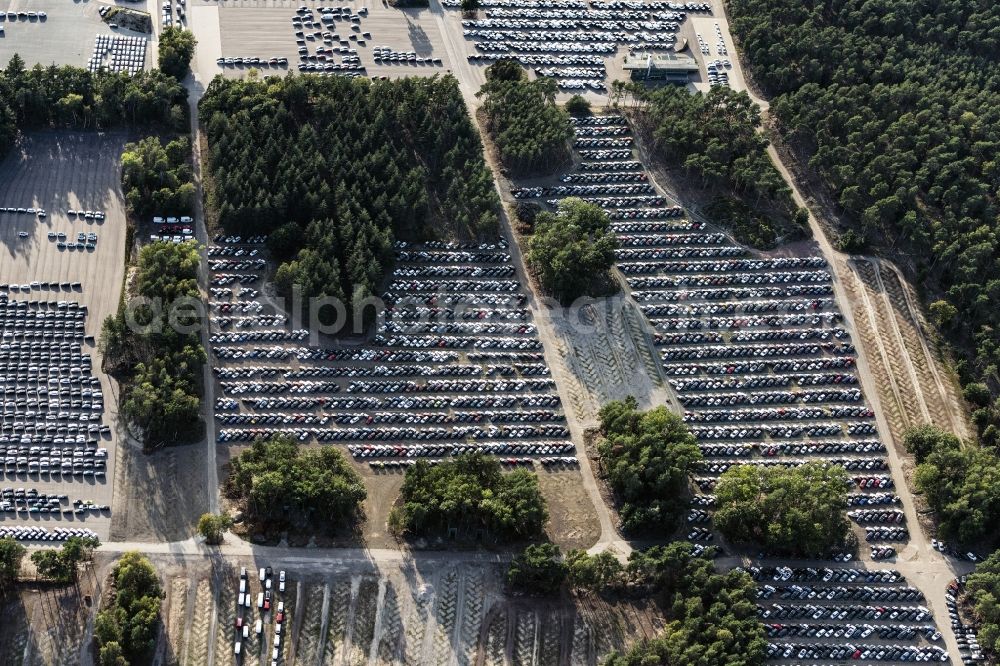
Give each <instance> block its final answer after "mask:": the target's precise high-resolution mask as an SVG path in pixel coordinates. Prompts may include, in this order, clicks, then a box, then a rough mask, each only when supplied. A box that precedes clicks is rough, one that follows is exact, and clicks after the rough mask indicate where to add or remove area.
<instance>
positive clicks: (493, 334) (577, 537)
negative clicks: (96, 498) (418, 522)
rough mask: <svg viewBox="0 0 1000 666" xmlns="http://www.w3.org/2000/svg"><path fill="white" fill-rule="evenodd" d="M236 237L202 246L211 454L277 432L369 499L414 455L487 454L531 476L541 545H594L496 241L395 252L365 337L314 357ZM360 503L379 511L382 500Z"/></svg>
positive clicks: (313, 347) (533, 343) (550, 384)
mask: <svg viewBox="0 0 1000 666" xmlns="http://www.w3.org/2000/svg"><path fill="white" fill-rule="evenodd" d="M244 240H247V241H255V240H258V239H239V241H240V242H237V238H236V237H232V236H228V237H227V236H221V237H217V238H216V242H217V244H216V245H213V246H212V247H210V248H209V250H208V255H209V268H210V270H211V271H212V273H211V279H210V291H211V298H212V300H211V306H212V335H211V338H210V340H211V343H212V353H213V357H214V359H215V363H214V365H213V369H214V371H215V376H216V379H217V380H218V383H217V390H216V393H215V394H216V403H215V409H216V425H217V438H218V441H219V443H220V444H221V445H224V446H225V447H229V446H240V445H246V444H249V443H250V442H251V441H253V439H255V438H257V437H260V436H266V435H268V434H271V433H277V432H283V433H287V434H289V435H292V436H293V437H295V438H296V439H297V440H298V441H300V442H316V441H318V442H321V443H335V444H337V445H339V446H342V447H344V448H345V452H346V453H349V454H350V455H351V456H353V458H354V460H355V462H356V463H357V464H358V465H359V466H360V467H361V468H362V471H363V473H364V474H365V477H366V478H367V479H368V482H367V485H368V488H369V493H370V494H375V495H380V494H381V492H382V490H381V489H380V488H379V486H382V485H383V481H384V480H386V477H388V478H389V479H394V478H395V477H397V476H398V475H400V474H401V473H402V471H403V470H404V469H405V468H406V467H407V466H409V465H412V464H413V463H414V462H415V461H416V460H417V459H425V460H427V461H429V462H431V463H432V464H434V463H435V462H437V461H439V460H442V459H446V458H448V457H450V456H453V455H457V454H459V453H463V452H471V451H481V452H485V453H489V454H492V455H496V456H498V457H499V459H500V460H501V461H502V462H503V463H504V464H506V465H508V466H510V467H514V466H524V465H527V466H531V467H535V468H536V469H540V470H541V469H544V470H545V473H544V474H543V477H548V478H546V481H545V482H543V484H542V487H543V490H544V491H546V494H547V495H548V499H549V501H550V503H551V504H552V514H553V518H554V524H553V534H552V535H551V536H552V538H554V539H557V540H560V541H563V542H565V543H567V544H572V545H573V546H589V545H592V544H593V542H594V541H596V539H597V536H598V534H597V531H596V523H595V524H594V525H593V527H587V526H586V525H587V523H588V522H594V521H591V520H590V517H591V516H592V515H593V509H592V508H591V510H590V511H587V510H586V506H587V503H589V500H587V498H586V497H585V496H583V495H582V494H581V493H582V485H581V484H580V483H579V476H580V473H579V471H578V470H577V458H576V448H575V446H574V444H573V442H572V441H571V440H570V439H569V430H568V428H567V425H566V423H565V417H564V415H563V413H562V408H561V400H560V398H559V395H558V393H557V391H556V385H555V382H554V381H553V379H552V378H551V372H550V370H549V368H548V366H547V365H546V362H545V359H544V357H543V355H542V344H541V342H540V341H539V339H538V338H537V335H536V330H535V326H534V324H533V323H532V322H531V317H530V314H529V312H528V310H527V308H526V307H525V306H526V296H525V294H524V292H523V291H522V289H521V286H520V285H519V283H518V280H517V279H516V275H515V271H514V267H513V265H511V258H510V255H509V253H508V251H507V248H506V246H505V244H504V242H503V241H499V242H495V243H490V244H482V245H474V244H445V243H436V244H430V245H423V246H410V245H407V244H406V243H397V249H396V260H397V263H396V267H395V271H394V274H393V277H392V280H391V282H390V284H389V286H388V291H387V292H386V293H385V294H383V300H384V302H385V304H386V307H387V310H386V312H385V316H384V321H383V322H382V323H381V324H379V327H378V331H377V333H376V335H375V337H374V339H373V340H372V341H371V343H370V344H363V345H342V346H338V347H330V348H327V347H324V346H323V345H317V344H315V343H310V341H309V340H308V333H307V332H306V331H305V330H293V329H292V328H290V327H289V326H288V325H287V324H288V322H287V317H286V316H285V315H284V313H283V312H282V313H275V312H274V310H273V308H272V307H271V305H270V302H269V299H267V298H266V297H263V296H262V295H261V293H260V289H262V286H261V276H262V271H263V270H264V267H265V260H264V259H263V258H261V257H260V256H253V255H257V254H258V253H259V252H261V251H262V248H263V246H262V244H260V243H253V242H250V243H247V242H242V241H244ZM227 241H230V242H227ZM251 253H252V254H251ZM228 457H229V456H228V455H226V454H225V453H224V454H223V455H221V456H220V459H221V460H223V461H224V460H226V459H227V458H228ZM563 477H568V478H569V479H570V480H571V481H570V482H569V483H565V482H560V481H561V480H562V479H563ZM572 480H575V482H574V481H572ZM387 486H388V488H389V489H390V490H391V491H392V492H393V493H395V491H396V490H397V489H398V484H397V483H395V482H394V481H390V483H389V484H387ZM374 501H375V503H376V504H377V505H382V504H385V505H386V510H387V508H388V506H387V505H388V503H391V501H392V500H391V498H389V499H388V502H381V501H379V500H378V499H376V500H374ZM560 516H565V518H564V519H560V518H559V517H560ZM384 521H385V515H384V513H382V512H377V513H376V514H375V515H372V514H371V513H369V522H370V523H371V525H370V527H369V529H370V530H373V531H376V532H379V533H381V532H382V531H383V529H384ZM565 521H569V522H576V523H580V522H582V523H583V526H584V527H583V529H580V527H581V526H580V525H577V526H567V525H565V524H563V523H564V522H565Z"/></svg>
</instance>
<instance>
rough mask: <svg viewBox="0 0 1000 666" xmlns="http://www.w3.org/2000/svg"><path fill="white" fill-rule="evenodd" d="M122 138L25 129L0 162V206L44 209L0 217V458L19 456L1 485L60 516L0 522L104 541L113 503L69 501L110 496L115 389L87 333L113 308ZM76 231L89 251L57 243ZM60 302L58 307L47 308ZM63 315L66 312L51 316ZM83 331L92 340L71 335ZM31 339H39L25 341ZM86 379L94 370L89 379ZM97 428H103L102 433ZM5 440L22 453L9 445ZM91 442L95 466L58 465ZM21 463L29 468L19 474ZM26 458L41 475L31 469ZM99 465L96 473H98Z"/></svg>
mask: <svg viewBox="0 0 1000 666" xmlns="http://www.w3.org/2000/svg"><path fill="white" fill-rule="evenodd" d="M124 143H125V137H124V136H123V135H121V134H77V133H68V132H53V133H42V134H32V135H28V136H26V137H24V138H23V140H22V142H21V143H20V144H19V148H20V150H14V151H12V152H11V154H10V155H9V156H8V157H7V158H6V159H5V160H4V161H3V162H2V164H0V206H2V207H5V208H6V207H21V208H26V209H27V208H32V207H33V208H42V209H44V210H45V211H46V216H45V217H44V218H41V217H39V216H37V215H32V214H27V213H0V252H2V253H3V259H2V260H0V283H2V284H3V285H5V287H4V288H3V289H2V290H0V298H3V297H6V301H5V302H6V308H5V310H4V319H3V324H2V325H0V329H2V332H3V337H4V340H3V344H4V345H5V346H6V348H5V349H4V350H3V351H5V352H7V354H8V356H7V358H6V359H0V365H2V364H3V363H4V362H6V368H5V370H4V371H3V372H0V376H2V379H0V381H2V388H3V390H4V392H5V393H4V400H3V410H4V421H3V428H4V430H3V438H4V439H6V440H7V441H6V443H5V444H3V445H4V446H6V447H7V451H6V452H5V455H4V458H5V459H7V458H10V457H14V458H15V459H17V458H27V461H26V462H27V463H28V464H27V465H21V464H20V461H16V460H15V465H14V466H11V465H9V464H7V465H5V474H4V475H3V477H2V479H0V492H2V489H4V488H7V489H10V490H12V491H13V492H16V491H17V489H24V491H25V496H26V497H27V495H29V494H30V493H29V491H30V490H32V489H33V490H36V491H37V493H38V494H39V496H41V495H48V496H55V498H56V499H59V496H60V495H66V497H65V498H64V499H62V501H60V502H58V503H57V504H55V506H58V507H59V511H58V512H41V511H39V512H31V513H29V512H28V511H27V510H18V511H16V512H0V529H2V528H5V527H10V526H12V525H35V526H41V527H45V528H48V529H49V530H54V529H55V528H66V527H83V528H89V529H93V530H95V531H96V532H97V534H98V535H99V536H100V537H101V538H102V539H106V538H107V533H108V525H109V522H110V511H108V510H94V511H90V510H87V511H85V512H82V513H80V514H76V513H72V512H71V511H72V508H73V502H74V501H75V500H80V501H82V502H87V501H90V502H92V503H93V504H96V505H98V506H110V505H111V503H112V502H111V496H112V492H111V488H112V485H113V484H112V479H113V474H114V462H115V443H116V441H117V436H116V435H114V434H113V433H115V427H114V426H115V424H116V405H117V395H116V393H115V387H114V386H113V385H112V384H111V383H110V382H109V380H108V378H107V377H106V376H104V374H103V373H102V372H101V371H100V367H101V358H100V354H99V353H98V351H97V347H96V344H95V342H94V340H96V338H97V336H98V335H99V333H100V328H101V322H102V321H103V320H104V318H105V317H106V316H107V315H109V314H111V313H112V312H114V311H115V309H116V308H117V306H118V294H119V291H120V288H121V284H122V278H123V271H124V265H123V257H122V252H123V250H124V246H125V213H124V209H123V205H124V204H123V201H122V197H121V193H120V190H119V183H118V169H117V161H118V158H119V156H120V154H121V151H122V147H123V145H124ZM70 209H73V210H90V211H101V212H103V213H104V216H105V217H104V219H103V220H94V219H86V218H84V217H81V216H79V215H69V214H68V213H67V211H68V210H70ZM22 233H23V234H25V236H24V237H22V235H21V234H22ZM60 233H62V234H64V235H65V236H66V239H65V240H64V241H60V240H59V238H58V236H56V237H55V238H50V234H56V235H57V234H60ZM79 233H83V234H85V237H86V236H87V235H88V234H94V235H95V236H96V241H94V242H93V243H92V245H93V248H92V249H87V248H86V245H87V243H86V242H84V243H81V245H83V246H84V249H72V250H71V249H68V248H65V249H59V247H58V243H59V242H63V243H67V242H72V243H73V244H74V245H75V244H76V238H77V235H78V234H79ZM42 282H48V283H49V288H48V289H43V288H41V286H42V285H41V283H42ZM34 283H38V284H37V286H35V284H34ZM76 283H79V286H75V284H76ZM12 285H19V286H20V287H21V288H18V289H14V288H13V286H12ZM24 285H27V286H28V287H29V289H28V290H27V291H25V290H24V289H23V286H24ZM33 301H35V302H38V303H35V304H33V303H32V302H33ZM60 301H64V302H65V303H66V305H65V307H60V306H59V305H53V304H58V303H59V302H60ZM21 304H23V305H21ZM62 313H66V316H64V317H60V316H59V315H60V314H62ZM50 314H51V316H50ZM80 322H82V324H83V325H82V329H81V328H80V327H79V323H80ZM49 323H51V324H52V326H49V325H48V324H49ZM80 331H82V333H83V334H84V335H85V336H93V338H88V339H80V338H79V335H78V333H79V332H80ZM45 336H49V337H45ZM56 336H59V337H58V338H57V337H56ZM36 342H37V343H39V344H38V345H37V347H36V346H32V345H34V343H36ZM19 366H20V367H19ZM90 377H93V378H95V381H96V384H95V385H93V386H91V382H90ZM53 380H56V382H55V383H53ZM63 380H66V381H63ZM40 389H42V390H40ZM87 391H89V393H86V392H87ZM95 391H100V392H101V394H100V395H103V399H99V398H98V395H99V394H96V393H95ZM84 415H86V419H84ZM101 426H107V427H106V428H104V429H103V430H104V432H101ZM94 428H96V429H97V430H96V431H95V430H94ZM78 438H79V439H78ZM12 447H23V448H26V449H27V450H26V451H23V452H21V451H18V452H16V453H14V452H13V451H12ZM32 447H38V448H37V449H35V450H33V449H32ZM44 449H48V450H49V451H48V452H47V453H45V452H44ZM97 449H106V450H107V458H106V467H105V466H102V465H101V464H100V463H96V464H92V465H89V466H88V467H87V469H90V470H91V471H92V472H93V473H87V474H84V473H83V470H84V469H85V468H84V467H83V466H80V470H81V473H79V474H78V473H76V470H75V469H74V470H73V471H72V473H67V471H65V470H66V468H65V463H66V461H72V462H73V465H75V462H76V460H77V459H80V460H81V461H83V462H87V461H90V462H91V463H95V462H96V460H97V459H98V458H97V457H95V456H94V455H90V454H89V453H88V452H91V451H96V450H97ZM74 450H78V451H79V455H77V452H76V451H74ZM44 458H48V459H49V462H48V466H49V469H50V472H49V473H48V474H46V473H42V472H41V470H42V469H44V466H43V465H42V463H43V462H44V460H43V459H44ZM8 462H9V461H8ZM32 463H34V464H32ZM29 465H30V468H31V470H32V473H29V472H28V471H27V470H28V468H29ZM35 465H38V468H39V473H34V469H35ZM71 467H72V465H71ZM57 468H59V473H57V472H56V469H57ZM102 468H103V469H104V472H105V473H104V475H103V476H102V475H100V474H98V473H97V472H99V471H100V470H101V469H102ZM12 494H13V493H12ZM34 503H35V502H32V503H28V504H34ZM18 504H19V505H20V506H25V505H26V503H25V502H21V503H18ZM67 511H70V513H66V512H67Z"/></svg>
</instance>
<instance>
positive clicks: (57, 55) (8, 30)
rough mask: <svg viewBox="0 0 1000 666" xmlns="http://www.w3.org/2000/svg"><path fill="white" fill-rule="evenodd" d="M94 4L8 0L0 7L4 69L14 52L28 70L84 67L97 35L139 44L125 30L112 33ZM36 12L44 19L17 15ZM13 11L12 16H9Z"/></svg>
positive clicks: (1, 51) (132, 34)
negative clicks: (38, 66)
mask: <svg viewBox="0 0 1000 666" xmlns="http://www.w3.org/2000/svg"><path fill="white" fill-rule="evenodd" d="M100 6H101V5H99V4H98V3H96V2H84V3H76V2H69V3H67V2H58V1H57V0H31V1H30V2H28V1H27V0H10V2H8V3H5V4H3V5H0V10H2V11H5V12H7V15H6V16H5V17H4V20H2V21H0V27H3V31H2V32H0V63H3V65H4V66H6V64H7V61H8V60H10V58H11V56H13V55H14V54H15V53H17V54H19V55H20V56H21V58H23V59H24V62H25V63H27V65H28V67H31V66H32V65H34V64H35V63H41V64H42V65H51V64H53V63H55V64H57V65H74V66H76V67H86V66H87V62H88V61H89V60H90V58H91V57H92V56H93V55H94V46H95V42H96V40H97V36H98V35H106V36H115V35H118V36H119V37H124V36H129V35H131V36H137V37H138V38H139V39H140V40H141V41H142V42H143V43H145V42H146V39H145V37H144V36H142V35H140V34H139V33H133V32H130V31H127V30H118V31H116V30H113V29H112V28H111V27H109V26H108V24H106V23H105V22H104V21H102V20H101V17H100V14H99V13H98V9H99V8H100ZM29 11H31V12H35V13H36V15H37V14H38V13H39V12H42V13H44V14H45V18H44V19H42V18H38V17H37V16H36V18H28V17H27V15H26V16H24V17H20V16H17V14H18V13H19V12H25V13H27V12H29ZM10 12H14V14H15V17H13V18H12V17H11V16H10Z"/></svg>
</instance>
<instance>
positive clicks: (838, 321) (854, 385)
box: [512, 116, 943, 661]
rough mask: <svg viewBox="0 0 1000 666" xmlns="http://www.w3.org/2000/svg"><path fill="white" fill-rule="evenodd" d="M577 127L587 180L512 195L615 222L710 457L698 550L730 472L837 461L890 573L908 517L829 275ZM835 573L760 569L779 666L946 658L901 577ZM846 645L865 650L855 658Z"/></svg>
mask: <svg viewBox="0 0 1000 666" xmlns="http://www.w3.org/2000/svg"><path fill="white" fill-rule="evenodd" d="M574 123H575V129H576V139H575V142H574V146H575V149H576V152H577V154H578V158H579V160H580V161H579V163H578V166H577V167H576V168H575V169H574V170H573V171H571V172H569V173H566V174H564V175H562V176H561V177H560V178H559V179H558V180H559V183H558V184H555V185H550V186H547V187H521V188H514V189H513V190H512V194H513V195H514V197H515V198H517V199H522V200H531V201H535V202H538V203H541V204H543V205H546V206H554V205H555V204H557V203H558V201H559V200H560V199H561V198H564V197H567V196H577V197H581V198H583V199H584V200H587V201H591V202H593V203H595V204H597V205H598V206H600V207H601V208H603V209H604V210H606V211H607V213H608V215H609V216H610V218H611V220H612V228H613V230H614V231H615V233H616V235H617V237H618V241H619V249H618V250H616V257H617V269H618V270H619V271H620V273H621V274H622V275H623V277H624V279H625V282H626V284H627V285H628V291H629V295H630V296H631V298H632V299H634V300H635V301H636V303H637V304H638V307H639V308H640V309H641V311H642V313H643V314H644V315H645V317H646V319H647V320H648V322H649V323H650V324H651V325H652V326H653V328H654V330H655V335H654V338H653V342H654V344H655V346H656V349H657V351H658V354H659V358H660V363H661V364H662V369H663V372H664V374H665V375H666V377H667V380H668V383H669V384H670V386H671V387H672V389H673V393H674V394H675V396H676V400H677V402H678V403H679V404H680V405H681V407H682V409H683V416H684V420H685V421H686V422H687V423H688V424H689V427H690V428H691V430H692V432H693V433H694V434H695V436H696V437H697V439H698V443H699V447H700V448H701V451H702V454H703V455H704V461H703V462H702V463H700V468H699V471H698V472H697V476H696V479H695V481H696V483H697V486H698V487H699V489H700V490H701V493H700V494H698V495H697V496H696V497H695V507H694V508H692V510H691V512H690V514H689V516H688V525H689V528H688V530H689V532H688V538H689V539H691V540H693V541H699V542H703V543H704V542H709V541H711V540H712V539H713V534H712V531H711V514H712V507H713V504H714V498H713V496H712V492H713V490H714V488H715V484H716V482H717V480H718V477H719V475H720V474H722V472H724V471H725V470H727V469H729V468H730V467H731V466H733V465H737V464H750V465H765V466H775V465H778V466H785V467H788V466H796V465H801V464H803V463H804V462H806V461H810V460H823V461H827V462H830V463H836V464H841V465H843V466H844V467H845V468H846V469H847V470H848V471H849V474H850V475H851V476H852V489H851V491H850V494H849V498H850V504H851V506H850V507H849V509H850V511H849V513H848V515H849V516H850V518H851V519H852V521H853V523H854V526H855V527H854V529H855V532H856V534H857V536H858V539H859V541H860V543H861V544H862V546H861V550H862V553H861V559H863V560H866V561H874V560H880V561H892V560H893V559H894V558H895V557H896V554H897V553H896V549H897V548H902V547H903V545H905V544H906V543H907V542H908V540H909V532H908V530H907V525H906V521H905V518H904V513H903V508H904V507H903V503H902V500H901V498H900V497H898V496H897V495H896V492H895V485H894V479H893V476H892V473H891V471H890V468H889V463H888V459H887V451H886V447H885V445H884V443H883V441H882V439H881V437H880V433H879V431H878V428H877V426H876V422H875V418H874V412H873V410H872V409H871V407H870V406H869V404H868V403H867V401H866V399H865V396H864V394H863V393H862V390H861V388H860V381H859V377H858V371H857V368H856V362H857V354H856V350H855V348H854V345H853V342H852V339H851V335H850V333H849V331H848V329H847V324H846V323H845V321H844V318H843V316H842V314H841V312H840V309H839V307H838V304H837V302H836V300H835V298H834V292H833V285H832V282H831V277H830V272H829V270H828V267H827V265H826V262H825V260H824V259H823V258H822V257H821V256H817V255H812V254H809V253H808V252H796V253H792V252H780V253H779V252H774V253H769V254H763V253H757V252H753V251H751V250H749V249H748V248H746V247H744V246H741V245H739V244H737V243H735V242H733V241H732V240H731V239H730V238H729V237H728V235H726V234H725V233H724V232H723V231H722V230H720V229H715V228H712V227H710V226H709V225H707V224H706V223H704V222H703V221H700V220H698V219H695V218H692V217H690V216H689V215H688V214H687V212H686V211H685V210H684V208H683V207H682V206H681V205H679V202H677V201H674V200H672V199H670V198H669V197H667V196H666V195H665V194H664V193H663V192H661V191H660V190H659V189H658V188H657V187H656V185H655V184H654V183H653V182H652V179H651V177H650V174H649V172H648V171H647V170H646V166H645V165H644V164H643V163H642V162H641V161H640V160H638V159H637V156H636V152H635V150H634V149H635V145H634V141H633V139H632V136H631V130H630V128H629V127H628V125H627V124H626V123H625V121H624V119H623V118H621V117H620V116H595V117H592V118H584V119H580V120H576V121H574ZM823 564H824V563H822V562H817V563H815V565H814V566H813V568H806V567H803V568H798V569H786V568H779V569H775V568H774V567H773V566H770V567H768V566H765V565H764V564H761V565H760V566H756V567H754V568H752V569H751V573H752V574H753V575H754V577H755V578H756V579H757V580H758V581H759V582H760V587H761V615H762V618H763V621H764V622H765V624H766V625H767V626H768V632H769V636H770V639H771V641H772V657H773V658H775V659H779V660H780V659H796V658H797V659H827V660H840V659H869V660H877V661H908V660H909V661H912V660H916V657H917V656H920V657H921V658H922V657H924V656H925V655H926V656H928V657H929V658H930V659H931V660H933V661H938V660H939V659H940V657H941V654H942V647H941V646H942V645H943V643H942V642H941V637H940V635H938V634H937V633H936V632H937V629H936V628H935V626H934V618H933V617H932V616H931V613H930V612H929V611H928V610H926V608H924V606H929V605H930V604H929V602H927V601H925V599H924V597H923V595H922V594H921V593H920V592H919V591H917V590H913V589H912V588H909V587H907V586H906V581H905V579H903V578H902V576H900V575H899V574H895V573H885V570H882V572H880V573H877V574H876V573H871V572H868V573H866V572H863V571H859V570H852V572H848V573H831V572H829V571H827V570H825V569H823V568H822V567H823ZM843 639H850V641H849V642H850V643H851V644H854V645H856V649H855V648H852V649H851V650H849V651H848V652H843V650H845V649H846V645H847V642H845V640H843ZM894 645H898V646H899V647H898V651H894V650H897V648H895V647H893V646H894ZM866 650H867V651H866ZM880 652H881V653H882V654H881V656H878V655H879V654H880ZM921 660H923V659H921Z"/></svg>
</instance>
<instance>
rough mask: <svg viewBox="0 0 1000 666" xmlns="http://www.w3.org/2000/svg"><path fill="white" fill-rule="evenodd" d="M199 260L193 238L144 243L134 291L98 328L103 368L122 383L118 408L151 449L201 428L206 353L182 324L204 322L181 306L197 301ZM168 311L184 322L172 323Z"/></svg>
mask: <svg viewBox="0 0 1000 666" xmlns="http://www.w3.org/2000/svg"><path fill="white" fill-rule="evenodd" d="M200 261H201V256H200V254H199V248H198V245H197V244H196V243H193V242H187V243H179V244H174V243H169V242H166V241H157V242H154V243H150V244H149V245H146V246H144V247H143V248H142V250H140V252H139V259H138V262H137V264H136V279H135V285H134V292H133V294H132V296H133V298H132V299H129V298H128V297H127V296H126V297H124V298H123V301H122V305H121V307H120V308H119V310H118V312H117V313H115V314H113V315H110V316H109V317H108V318H107V319H105V321H104V323H103V326H102V328H101V336H100V339H99V347H100V350H101V354H102V356H103V359H104V370H105V372H108V373H110V374H113V375H114V376H116V377H117V378H118V379H119V381H120V382H121V383H122V391H121V397H120V410H121V414H122V416H124V417H125V418H126V419H127V421H128V422H129V423H130V424H131V425H133V426H135V427H136V428H137V429H138V431H139V432H138V433H136V434H138V435H139V436H141V437H142V439H143V443H144V445H145V446H146V448H157V447H160V446H164V445H166V444H173V443H179V442H187V441H192V440H194V439H197V438H198V437H199V436H200V434H201V431H202V419H201V395H202V390H203V387H202V377H201V370H202V366H203V365H204V364H205V361H206V355H205V350H204V348H203V347H202V346H201V342H200V341H199V339H198V335H197V333H194V332H187V331H186V330H185V329H187V327H188V326H192V327H193V326H194V325H196V324H198V323H200V322H198V320H197V318H196V317H197V313H196V311H195V309H194V308H191V307H190V306H185V305H184V304H185V303H190V304H194V303H196V302H198V301H200V298H201V296H200V292H199V290H198V266H199V263H200ZM129 301H131V302H129ZM172 313H173V314H172ZM171 316H175V317H176V323H177V324H179V326H174V325H172V324H171V322H170V321H169V319H170V317H171Z"/></svg>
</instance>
